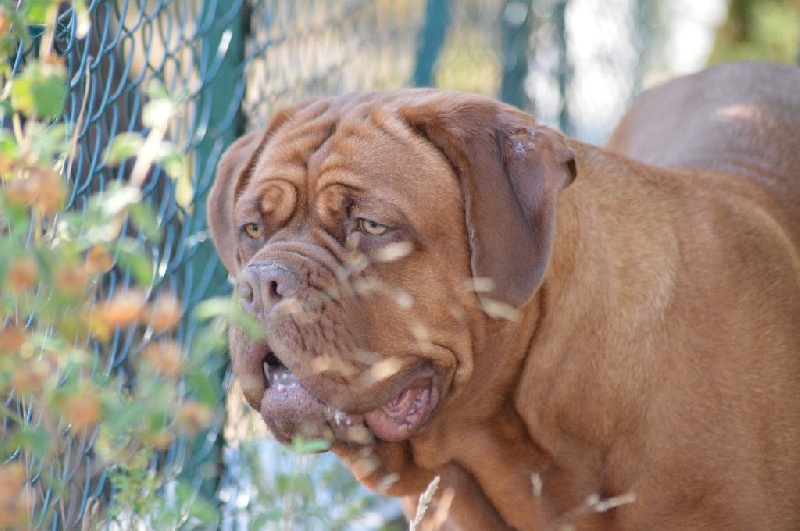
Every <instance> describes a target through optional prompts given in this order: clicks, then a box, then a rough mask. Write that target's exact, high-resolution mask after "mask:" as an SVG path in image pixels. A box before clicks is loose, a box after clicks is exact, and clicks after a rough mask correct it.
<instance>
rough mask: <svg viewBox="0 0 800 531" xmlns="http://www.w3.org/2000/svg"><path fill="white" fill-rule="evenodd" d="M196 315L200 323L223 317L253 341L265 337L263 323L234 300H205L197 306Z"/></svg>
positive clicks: (215, 298) (228, 298) (219, 298)
mask: <svg viewBox="0 0 800 531" xmlns="http://www.w3.org/2000/svg"><path fill="white" fill-rule="evenodd" d="M194 315H195V318H197V319H198V320H200V321H206V320H208V319H211V318H214V317H222V318H223V319H225V321H226V322H228V323H233V324H235V325H237V326H238V327H240V328H241V329H242V330H243V331H244V332H245V333H246V334H247V335H249V336H250V338H251V339H254V340H258V339H261V338H263V337H264V327H263V326H262V325H261V323H259V322H258V320H257V319H256V318H255V317H253V316H252V315H250V314H249V313H247V312H245V311H244V310H243V309H242V308H241V306H239V304H238V302H237V300H236V299H234V298H230V297H214V298H212V299H208V300H205V301H203V302H201V303H200V304H198V305H197V307H196V308H195V311H194Z"/></svg>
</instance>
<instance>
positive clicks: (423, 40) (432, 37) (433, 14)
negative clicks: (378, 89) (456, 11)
mask: <svg viewBox="0 0 800 531" xmlns="http://www.w3.org/2000/svg"><path fill="white" fill-rule="evenodd" d="M449 24H450V0H428V3H427V5H426V8H425V25H424V26H423V27H422V32H421V35H420V38H419V45H418V47H417V58H416V63H415V65H414V79H413V82H414V86H416V87H430V86H433V68H434V66H435V65H436V59H438V58H439V52H441V50H442V46H443V45H444V38H445V36H446V34H447V26H448V25H449Z"/></svg>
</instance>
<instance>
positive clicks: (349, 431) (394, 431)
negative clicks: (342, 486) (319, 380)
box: [260, 352, 440, 446]
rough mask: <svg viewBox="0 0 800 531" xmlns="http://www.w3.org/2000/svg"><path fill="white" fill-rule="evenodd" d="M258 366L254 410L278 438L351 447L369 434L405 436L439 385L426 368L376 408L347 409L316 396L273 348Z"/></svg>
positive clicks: (430, 407)
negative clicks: (260, 386)
mask: <svg viewBox="0 0 800 531" xmlns="http://www.w3.org/2000/svg"><path fill="white" fill-rule="evenodd" d="M263 370H264V384H265V387H266V390H265V391H264V397H263V398H262V401H261V411H260V413H261V416H262V417H263V419H264V422H266V424H267V427H268V428H269V430H270V431H271V432H272V434H273V435H274V436H275V437H276V438H277V439H278V440H280V441H282V442H290V441H292V440H293V439H294V438H295V437H297V436H300V437H302V438H304V439H320V438H322V439H327V440H329V441H335V442H337V443H340V444H346V445H357V446H363V445H368V444H371V443H373V442H374V441H375V438H377V439H379V440H383V441H401V440H405V439H408V438H409V437H411V436H413V435H414V434H415V433H417V432H418V431H419V429H420V428H421V427H422V426H423V425H424V424H425V423H426V422H427V420H428V419H429V418H430V415H431V413H432V412H433V411H434V409H435V408H436V406H437V404H438V402H439V395H440V385H439V382H438V379H437V378H436V377H435V375H434V374H432V373H431V372H430V371H424V372H422V373H421V374H415V375H414V376H413V377H412V378H411V380H410V381H407V382H404V383H403V384H402V385H401V390H400V391H399V392H398V393H396V394H395V395H394V396H393V397H392V398H390V399H389V400H388V401H386V402H385V403H383V404H382V405H380V406H379V407H377V408H375V409H372V410H370V411H367V412H364V413H348V412H345V411H340V410H338V409H336V408H335V407H333V406H332V405H330V404H327V403H325V402H323V401H322V400H320V399H318V398H316V397H315V396H314V395H313V394H312V393H311V392H309V390H308V389H307V388H306V387H305V386H304V385H303V384H302V383H301V382H300V380H299V379H298V378H297V377H296V376H295V375H294V374H293V373H292V372H291V371H290V370H289V369H288V368H287V367H286V365H284V363H283V362H281V360H280V359H279V358H278V357H277V356H276V355H275V354H274V353H273V352H269V353H268V354H267V356H266V357H265V359H264V362H263Z"/></svg>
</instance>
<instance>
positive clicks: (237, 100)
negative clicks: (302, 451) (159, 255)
mask: <svg viewBox="0 0 800 531" xmlns="http://www.w3.org/2000/svg"><path fill="white" fill-rule="evenodd" d="M246 7H247V5H246V1H245V0H233V1H230V2H229V1H227V0H226V1H222V0H204V4H203V10H202V12H201V14H200V16H199V17H198V20H197V21H196V23H195V24H196V28H195V31H196V32H197V33H199V34H202V35H203V40H202V53H201V54H200V57H199V58H198V60H197V64H196V68H197V72H198V75H199V76H200V78H201V81H202V89H201V92H200V94H199V95H198V97H197V100H196V107H195V124H194V127H193V128H192V130H193V131H197V132H198V135H199V136H198V141H197V144H196V146H195V148H194V153H195V156H194V169H195V174H194V180H193V183H194V194H195V195H194V200H193V207H194V212H193V215H192V216H191V218H188V219H187V223H189V224H191V227H190V229H189V233H190V234H193V235H199V236H200V237H198V238H197V244H196V245H195V246H194V247H193V248H192V249H190V250H188V252H190V253H191V256H190V258H189V259H188V260H187V263H186V267H185V268H184V275H185V293H184V296H183V300H184V304H185V305H186V306H187V309H190V308H192V307H194V306H195V305H196V304H197V303H198V302H200V301H201V300H203V299H205V298H207V297H209V296H214V295H224V294H227V293H229V292H230V285H229V283H228V281H227V273H226V272H225V270H224V268H223V267H222V266H221V264H220V262H219V260H218V258H217V256H216V252H215V251H214V248H213V245H212V243H211V241H210V239H209V238H207V237H203V235H204V234H205V231H206V198H207V196H208V192H209V189H210V187H211V184H212V183H213V180H214V174H215V170H216V165H217V162H218V160H219V157H220V155H221V154H222V152H223V151H224V150H225V148H226V147H227V146H229V145H230V144H231V143H232V142H233V141H234V140H235V139H236V137H237V136H239V135H240V134H241V133H242V132H243V131H242V129H243V124H244V120H243V115H242V110H241V103H242V100H243V97H244V89H245V87H244V81H243V77H244V62H245V38H246V33H247V29H248V26H247V21H248V17H247V13H246ZM201 132H202V133H201ZM196 329H197V324H196V323H190V324H189V325H188V326H186V332H185V334H186V336H187V337H186V338H185V339H184V340H185V341H186V342H187V343H191V341H192V339H194V337H196V333H195V332H196ZM220 359H224V360H225V361H224V362H223V361H221V362H220V363H219V364H218V365H215V366H214V367H209V374H208V378H209V379H210V380H212V384H213V385H214V386H215V387H216V389H219V390H220V395H222V396H224V393H223V391H222V388H223V381H224V377H225V367H226V365H227V356H225V355H224V353H222V352H221V353H220ZM187 445H188V447H187V454H188V455H187V456H186V458H185V460H184V464H183V471H182V472H181V474H182V477H183V478H184V479H186V480H187V481H190V482H191V483H192V484H193V485H194V486H195V487H196V488H197V490H198V491H199V492H200V493H201V494H202V495H203V496H205V497H206V498H207V499H209V500H213V499H214V497H215V495H216V493H217V489H218V487H219V482H220V479H221V476H222V473H223V468H224V461H223V454H222V452H223V440H222V437H221V428H220V427H219V426H217V427H214V428H212V429H211V430H210V431H208V432H206V433H201V434H200V435H199V436H198V437H197V438H196V439H195V440H193V441H190V442H189V443H187Z"/></svg>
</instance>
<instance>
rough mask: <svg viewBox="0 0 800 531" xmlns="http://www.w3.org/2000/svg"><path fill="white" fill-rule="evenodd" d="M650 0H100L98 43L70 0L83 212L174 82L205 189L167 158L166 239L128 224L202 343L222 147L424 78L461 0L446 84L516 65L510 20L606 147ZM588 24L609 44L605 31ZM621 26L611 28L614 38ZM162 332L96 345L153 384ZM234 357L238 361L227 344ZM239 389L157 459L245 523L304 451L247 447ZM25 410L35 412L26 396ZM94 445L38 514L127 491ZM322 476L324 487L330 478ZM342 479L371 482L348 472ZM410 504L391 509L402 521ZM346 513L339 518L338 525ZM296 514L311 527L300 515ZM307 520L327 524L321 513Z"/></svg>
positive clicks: (533, 88)
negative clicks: (194, 434) (508, 34)
mask: <svg viewBox="0 0 800 531" xmlns="http://www.w3.org/2000/svg"><path fill="white" fill-rule="evenodd" d="M647 4H648V2H647V1H634V0H615V1H613V2H602V3H598V2H591V1H590V0H574V1H572V2H566V1H564V0H536V1H533V2H530V1H527V2H526V1H517V2H515V1H510V0H509V1H499V0H498V1H493V2H482V1H478V0H464V1H461V0H459V1H457V2H447V1H439V2H437V1H436V0H429V1H428V2H427V5H426V2H425V1H423V0H262V1H255V0H252V1H248V0H92V1H91V2H88V9H89V13H90V20H91V23H92V24H91V29H90V30H89V34H88V36H86V38H83V39H79V38H77V36H76V35H77V33H76V28H77V19H76V16H75V13H74V12H73V10H72V8H71V7H70V6H69V4H68V3H64V5H63V6H62V7H61V12H60V16H59V27H58V32H57V38H56V49H57V50H58V53H59V54H60V55H61V56H62V57H63V58H64V60H65V61H66V65H67V68H68V71H69V93H68V97H67V102H66V107H65V111H64V114H63V116H62V117H61V118H60V120H61V121H63V122H66V123H70V124H73V125H76V124H80V130H79V135H78V146H79V148H78V152H77V156H76V158H75V160H74V162H73V164H72V165H71V167H70V168H69V176H68V177H69V182H70V184H71V194H70V198H69V206H68V208H70V209H72V210H77V211H81V210H82V209H86V208H87V205H86V198H87V197H88V194H89V193H90V192H92V191H96V190H103V189H105V188H107V187H108V186H109V184H110V183H111V182H114V181H120V180H124V179H126V178H127V175H128V174H129V172H130V171H131V168H130V165H126V164H123V165H121V166H119V167H113V168H112V167H108V166H107V165H106V164H105V163H104V160H103V157H102V154H103V152H104V150H105V148H106V146H107V145H108V144H109V141H110V139H111V137H113V136H114V135H115V134H118V133H121V132H127V131H143V130H144V129H145V128H144V126H143V122H142V110H143V107H144V104H145V103H146V96H145V94H146V91H145V88H146V86H147V85H148V83H150V82H151V81H153V80H156V81H159V82H160V83H162V84H163V85H164V86H165V87H166V88H167V89H168V90H169V91H170V92H185V95H186V97H185V99H184V100H183V101H184V104H183V109H182V113H181V119H180V120H179V121H177V122H176V123H174V124H173V126H172V128H171V130H170V131H169V137H170V139H171V140H172V141H173V142H174V143H176V145H177V146H178V147H179V150H180V152H181V153H182V154H184V155H185V156H186V163H185V164H186V166H187V168H186V169H187V173H188V174H189V175H191V176H192V182H191V190H192V194H193V196H192V201H190V202H189V203H188V206H185V207H182V206H179V202H178V201H176V197H178V196H179V195H180V194H181V193H184V191H182V190H181V189H180V186H181V185H180V183H176V182H174V181H172V180H170V179H169V178H167V176H166V174H165V172H164V171H163V170H162V169H161V168H159V167H156V168H154V170H153V174H152V175H151V178H150V179H148V185H147V186H146V188H145V190H144V201H146V202H147V203H148V204H149V205H150V206H151V207H152V208H153V210H154V211H155V213H156V216H157V220H158V223H159V225H160V226H161V227H162V229H163V234H164V237H163V240H162V241H160V242H157V243H156V242H153V241H151V240H149V239H147V238H146V237H145V236H144V235H141V234H137V233H136V232H135V231H133V230H130V231H128V233H127V234H128V235H129V236H131V237H133V238H135V239H136V241H137V242H138V243H139V245H141V246H142V247H143V248H146V249H147V254H148V256H150V257H151V259H152V267H153V270H154V271H156V272H157V274H156V278H155V280H154V282H153V285H152V286H148V288H149V289H151V290H153V291H159V290H162V289H170V290H175V291H177V292H178V293H179V294H180V295H181V297H182V300H183V301H184V304H185V307H186V316H185V319H184V320H183V324H182V325H181V327H180V329H179V331H178V335H179V337H180V339H181V341H182V342H184V343H185V344H186V345H191V344H192V343H193V342H194V341H196V338H197V335H198V324H197V323H196V322H195V321H194V320H192V318H191V311H192V309H193V308H194V307H195V306H196V304H197V303H198V302H199V301H201V300H203V299H204V298H206V297H208V296H210V295H218V294H224V293H227V292H228V291H229V289H230V288H229V285H228V281H227V276H226V274H225V273H224V272H223V271H222V269H221V267H220V266H219V263H218V261H217V259H216V258H215V257H214V253H213V250H212V248H211V245H210V242H209V241H208V239H207V238H206V235H205V197H206V195H207V193H208V190H209V187H210V185H211V183H212V181H213V176H214V169H215V167H216V164H217V161H218V159H219V157H220V155H221V153H222V152H223V150H224V148H225V147H226V146H227V145H229V144H230V143H231V142H232V141H233V139H234V138H236V137H237V136H238V135H240V134H241V133H243V132H244V131H246V130H249V129H254V128H258V127H262V126H263V125H264V124H265V122H266V120H267V119H268V117H269V116H270V115H271V114H272V113H273V112H274V110H275V109H276V108H279V107H280V106H283V105H286V104H289V103H294V102H297V101H298V100H300V99H302V98H305V97H309V96H316V95H329V94H336V93H341V92H345V91H350V90H371V89H379V88H388V87H398V86H404V85H409V84H411V83H412V78H413V76H414V70H415V66H417V65H418V64H419V63H420V61H421V54H422V53H423V52H424V51H423V50H421V49H420V48H421V47H420V43H421V42H422V41H423V38H424V31H425V21H426V17H429V16H431V12H432V11H431V10H434V12H435V9H439V8H444V9H448V12H447V13H446V18H447V20H448V24H447V27H446V35H444V38H443V39H441V40H442V45H441V49H438V50H435V55H436V57H435V62H434V71H433V80H434V83H435V84H436V85H437V86H440V87H444V88H452V89H458V90H465V91H471V92H481V93H485V94H493V95H497V94H498V93H499V91H500V88H501V84H502V80H503V76H504V73H505V72H507V71H508V70H509V69H510V68H512V66H510V65H509V59H508V57H509V55H508V52H509V51H508V50H504V44H503V42H504V41H503V38H502V37H503V35H502V34H501V28H503V27H509V24H510V25H511V26H513V27H518V28H520V31H523V38H522V39H521V40H520V39H516V41H514V40H512V42H520V43H521V46H523V50H522V54H524V57H527V65H524V66H525V67H527V68H529V69H530V72H531V75H530V76H527V80H525V79H523V82H524V83H525V85H524V87H523V92H525V93H526V94H528V96H529V101H527V102H526V103H524V105H525V106H526V108H527V109H528V110H530V111H534V112H535V113H536V114H537V115H539V116H541V117H542V118H543V120H544V121H545V122H547V123H551V124H554V125H559V126H560V127H562V128H563V129H565V130H566V131H567V132H569V133H574V134H577V135H578V136H582V137H583V138H587V139H590V140H594V141H600V140H601V139H602V137H603V135H604V134H605V132H606V131H607V129H608V127H609V126H610V123H611V122H613V120H614V119H615V118H616V117H617V116H618V115H619V113H620V112H621V110H622V107H623V105H624V104H625V103H626V102H627V101H628V100H629V99H630V97H631V95H632V94H633V93H634V92H636V91H637V90H638V88H639V86H640V82H641V78H642V75H643V74H642V64H643V63H642V58H643V57H646V55H647V53H646V50H647V47H648V46H649V45H651V42H650V40H648V36H649V35H650V31H649V29H648V26H647V25H646V24H642V23H641V20H643V19H642V16H643V14H642V13H644V11H642V9H644V8H646V7H647ZM437 5H438V6H439V7H438V8H437ZM504 23H505V24H506V25H505V26H504V25H503V24H504ZM568 28H571V29H569V30H568ZM586 28H590V29H591V32H590V33H591V35H594V36H595V38H593V39H588V40H587V33H585V32H586ZM436 31H438V30H436ZM609 35H610V36H611V37H610V40H608V41H603V40H602V39H601V36H609ZM440 37H441V36H440ZM436 40H437V39H433V41H436ZM434 48H435V46H434ZM25 53H26V52H25V50H20V53H19V54H18V56H17V61H16V62H15V64H14V66H13V68H14V72H15V73H16V72H19V71H21V69H23V68H24V64H25ZM515 53H518V54H519V50H516V52H515ZM587 65H589V66H590V67H591V68H589V67H587ZM600 85H602V86H603V87H605V88H604V89H603V90H602V91H600V90H598V89H597V87H598V86H600ZM609 86H610V87H611V88H610V89H609V88H608V87H609ZM532 95H535V96H532ZM131 282H132V279H131V278H130V276H129V275H127V274H124V273H122V272H120V271H117V270H112V271H111V272H110V273H109V275H108V276H107V278H106V279H105V281H104V290H105V291H106V292H108V293H113V292H114V291H115V290H119V289H121V288H124V287H125V286H128V285H129V284H130V283H131ZM147 340H148V337H147V336H146V335H142V334H140V333H138V332H137V331H136V330H119V331H117V332H116V333H115V335H114V338H113V340H112V341H111V342H110V343H109V345H110V347H109V348H102V349H101V348H100V347H96V348H95V350H94V355H95V356H97V358H98V360H101V361H102V363H100V364H99V365H98V366H99V367H101V369H99V370H104V371H107V372H108V373H111V374H115V375H118V382H119V387H120V393H124V392H126V390H127V388H128V387H129V386H130V385H131V384H130V382H131V380H132V379H133V378H135V373H134V370H133V368H132V367H133V362H132V360H131V357H132V356H135V355H136V354H135V353H137V352H138V351H139V349H140V347H141V345H142V344H143V343H144V342H146V341H147ZM219 359H220V360H221V359H224V353H220V356H219ZM208 378H209V380H211V381H212V382H213V383H214V385H216V386H218V387H220V388H222V386H223V385H227V383H226V382H228V381H229V378H226V377H225V374H224V371H223V370H221V369H220V366H219V364H215V365H213V366H210V367H209V371H208ZM230 396H231V399H230V402H231V403H230V404H229V406H228V409H227V411H228V417H229V420H228V426H227V429H225V430H223V426H222V425H216V426H214V427H213V428H212V429H211V430H209V431H208V432H207V433H204V434H203V435H202V436H201V437H198V438H197V439H196V440H190V441H187V440H183V439H180V440H177V441H176V442H175V443H173V444H172V445H171V446H170V447H169V448H168V449H167V450H166V451H164V452H163V454H161V455H158V456H156V457H155V458H154V459H153V463H152V466H153V467H159V468H160V469H161V470H165V471H166V474H167V476H168V477H170V476H177V475H178V474H181V473H182V474H183V475H184V477H188V478H189V479H190V481H191V483H192V485H193V488H194V489H195V490H196V491H198V492H204V493H206V494H207V495H211V496H213V495H214V494H215V493H221V496H222V501H223V502H224V505H225V506H227V507H229V509H228V510H227V512H226V517H225V519H224V520H223V525H224V527H226V528H230V529H238V528H242V527H247V526H252V525H255V523H257V522H258V520H254V519H248V517H247V513H252V512H253V511H254V510H255V509H254V505H256V504H258V503H262V504H263V503H268V501H264V500H263V498H259V496H258V494H257V490H259V489H260V490H261V491H262V492H263V491H265V490H268V488H269V487H268V485H264V484H263V482H260V480H259V479H258V478H256V477H253V475H254V474H252V473H245V472H246V471H248V470H252V468H253V467H254V466H258V467H267V468H269V467H272V468H273V469H276V468H280V466H282V465H281V463H286V462H289V460H291V459H292V458H290V457H289V456H286V455H284V454H281V453H276V451H275V450H274V448H272V447H269V448H268V449H267V450H265V449H264V447H262V446H250V447H246V446H245V445H244V442H245V441H246V440H248V439H252V438H253V435H252V434H253V433H254V431H253V429H252V427H251V426H250V425H249V424H247V421H246V420H245V421H243V420H241V419H242V418H245V419H246V415H245V414H244V410H245V409H246V408H244V407H242V405H241V402H240V401H237V393H236V392H235V391H234V392H232V393H230ZM7 405H8V406H9V407H18V405H17V404H16V402H14V401H13V400H9V401H8V402H7ZM223 407H224V406H223V404H222V403H220V408H221V409H222V408H223ZM22 413H23V418H24V420H25V422H28V423H31V424H35V423H37V422H39V421H40V420H41V419H40V418H38V417H37V416H35V415H33V414H32V413H31V412H30V411H22ZM6 423H7V419H4V426H5V424H6ZM223 435H224V437H223ZM223 438H224V439H226V440H227V443H225V442H224V441H223ZM93 444H94V438H93V437H92V436H91V435H87V436H86V437H84V438H82V439H79V440H75V441H73V440H70V442H69V445H70V446H69V447H68V448H67V449H66V451H65V452H64V459H63V461H62V463H61V465H60V466H61V469H60V470H58V473H59V474H61V475H62V476H63V478H64V479H65V480H66V485H67V489H66V490H65V491H63V492H47V493H44V495H43V498H42V499H43V500H44V501H43V504H42V506H40V507H38V508H37V511H39V513H38V514H37V515H35V519H34V522H39V523H42V522H44V519H43V518H44V517H43V515H44V513H45V511H46V510H47V509H55V511H54V514H55V515H56V516H55V519H54V521H53V522H52V528H53V529H65V528H75V527H79V526H80V523H81V519H82V518H83V515H84V513H85V512H86V510H87V507H88V506H89V502H90V500H93V499H100V500H105V501H109V500H113V493H112V492H111V488H110V486H109V481H108V477H107V475H106V473H105V471H103V470H96V467H95V466H94V450H93ZM226 445H227V446H226ZM254 448H255V450H253V449H254ZM254 452H255V453H254ZM259 452H261V453H262V454H263V453H265V452H266V453H267V454H269V455H271V456H273V457H272V458H270V459H271V460H270V461H269V462H267V463H266V464H265V463H264V462H259V463H258V464H254V461H253V460H254V459H256V458H255V457H253V456H254V455H255V454H257V453H259ZM275 456H277V457H275ZM319 462H321V463H323V469H324V474H327V475H328V476H330V475H336V474H338V472H336V470H337V469H336V468H335V465H332V464H331V463H330V461H326V460H325V458H322V460H321V461H319ZM27 466H28V467H29V474H30V475H31V476H34V477H35V476H36V475H37V474H38V473H39V472H40V470H38V469H37V467H42V466H45V465H44V464H43V463H29V464H28V465H27ZM302 466H309V467H314V466H319V465H317V464H307V463H306V464H303V465H302ZM226 470H227V472H226ZM231 470H232V471H233V473H231V472H230V471H231ZM308 477H309V478H310V481H315V480H316V478H319V475H314V474H311V475H309V476H308ZM348 477H349V476H348ZM335 481H338V482H339V483H338V484H340V485H344V484H347V485H348V487H347V488H348V489H350V488H352V489H355V488H356V487H352V485H351V484H350V483H348V481H350V480H348V479H336V480H335ZM348 492H349V491H348ZM354 496H355V495H354ZM306 501H308V500H306ZM317 501H318V502H319V503H320V504H321V505H323V506H324V505H325V504H328V505H331V504H333V505H336V504H339V505H341V500H333V499H319V500H317ZM112 503H113V502H112ZM363 507H364V506H362V508H363ZM392 511H393V510H386V511H383V512H382V513H381V514H383V515H384V516H385V517H386V518H388V517H391V516H392ZM379 512H380V511H379ZM387 515H388V516H387ZM267 516H269V515H267ZM265 518H267V517H265ZM352 518H353V516H352V515H350V514H344V515H338V516H337V515H331V514H327V515H319V520H318V522H325V523H324V524H319V525H321V526H322V527H317V528H330V529H333V528H337V527H346V522H348V521H350V520H351V519H352ZM384 519H385V518H384ZM267 520H268V518H267ZM267 520H264V521H265V522H266V521H267ZM333 520H335V521H336V522H338V523H337V524H336V525H333V523H332V522H333ZM361 521H362V524H363V526H366V528H370V526H374V527H377V526H378V525H379V523H375V522H380V521H381V518H378V519H377V520H373V521H372V522H373V523H372V524H369V523H365V521H364V520H363V519H362V520H361ZM254 522H255V523H254ZM290 524H295V525H297V526H298V527H302V525H301V524H300V523H299V522H290ZM305 526H306V527H309V526H311V527H309V528H313V525H312V524H309V523H306V524H305Z"/></svg>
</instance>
